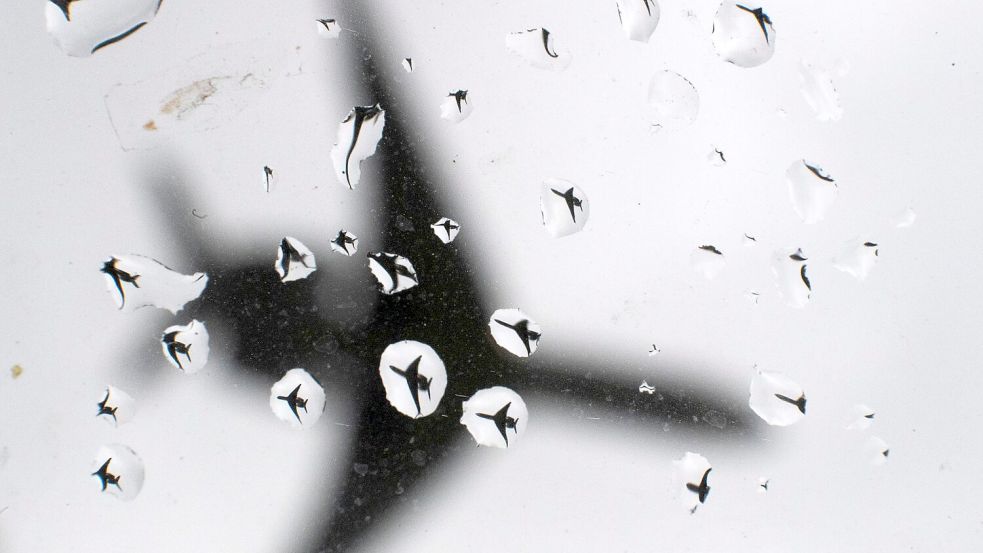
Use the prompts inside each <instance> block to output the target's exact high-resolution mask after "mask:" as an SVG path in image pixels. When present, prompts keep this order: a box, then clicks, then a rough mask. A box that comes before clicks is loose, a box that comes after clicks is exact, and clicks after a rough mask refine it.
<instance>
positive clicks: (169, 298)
mask: <svg viewBox="0 0 983 553" xmlns="http://www.w3.org/2000/svg"><path fill="white" fill-rule="evenodd" d="M100 271H101V272H102V274H103V277H105V281H106V289H107V290H108V292H109V294H110V295H111V296H112V297H113V300H115V302H116V307H118V308H119V309H120V310H124V309H125V310H129V311H132V310H134V309H137V308H140V307H145V306H148V305H152V306H154V307H160V308H161V309H167V310H168V311H170V312H171V313H175V314H176V313H177V312H178V311H180V310H181V309H182V308H183V307H184V304H186V303H188V302H189V301H191V300H193V299H195V298H197V297H198V296H200V295H201V293H202V292H203V291H204V290H205V286H206V285H207V284H208V275H206V274H205V273H195V274H193V275H182V274H181V273H178V272H177V271H174V270H173V269H171V268H170V267H167V266H166V265H164V264H162V263H161V262H159V261H157V260H155V259H151V258H149V257H144V256H142V255H114V256H112V257H110V258H109V259H108V260H106V261H105V262H104V263H103V264H102V269H100Z"/></svg>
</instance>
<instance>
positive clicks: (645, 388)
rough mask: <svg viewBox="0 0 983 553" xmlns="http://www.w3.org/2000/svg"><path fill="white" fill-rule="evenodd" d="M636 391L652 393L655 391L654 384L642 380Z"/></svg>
mask: <svg viewBox="0 0 983 553" xmlns="http://www.w3.org/2000/svg"><path fill="white" fill-rule="evenodd" d="M638 391H639V393H642V394H648V395H652V394H654V393H655V386H653V385H651V384H649V383H648V381H646V380H643V381H642V383H641V384H639V385H638Z"/></svg>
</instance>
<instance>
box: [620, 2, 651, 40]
mask: <svg viewBox="0 0 983 553" xmlns="http://www.w3.org/2000/svg"><path fill="white" fill-rule="evenodd" d="M615 4H616V5H617V8H618V19H619V20H621V26H622V27H623V28H624V29H625V35H626V36H627V37H628V38H629V39H630V40H637V41H639V42H648V40H649V38H651V37H652V33H654V32H655V28H656V27H657V26H658V25H659V3H658V2H657V1H656V0H616V2H615Z"/></svg>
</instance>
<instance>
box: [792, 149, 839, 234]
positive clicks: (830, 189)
mask: <svg viewBox="0 0 983 553" xmlns="http://www.w3.org/2000/svg"><path fill="white" fill-rule="evenodd" d="M785 180H786V182H788V194H789V198H790V199H791V200H792V208H793V209H794V210H795V213H797V214H798V215H799V217H800V218H801V219H802V221H803V222H805V223H807V224H812V223H818V222H819V221H822V220H823V219H824V218H825V217H826V212H827V211H828V210H829V208H830V207H831V206H832V205H833V202H834V201H836V193H837V186H836V181H835V180H834V179H833V177H831V176H829V174H828V173H826V172H825V171H824V170H823V168H822V167H820V166H819V165H817V164H815V163H810V162H808V161H806V160H804V159H800V160H798V161H795V162H792V164H791V165H789V167H788V170H786V171H785Z"/></svg>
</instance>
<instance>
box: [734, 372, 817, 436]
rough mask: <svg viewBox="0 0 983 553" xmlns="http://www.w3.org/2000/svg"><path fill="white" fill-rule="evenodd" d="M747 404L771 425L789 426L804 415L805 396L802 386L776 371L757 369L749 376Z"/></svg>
mask: <svg viewBox="0 0 983 553" xmlns="http://www.w3.org/2000/svg"><path fill="white" fill-rule="evenodd" d="M748 405H750V406H751V410H752V411H754V412H755V413H756V414H757V415H758V416H759V417H761V418H762V419H763V420H764V421H765V422H767V423H768V424H770V425H772V426H789V425H790V424H795V423H797V422H799V421H800V420H802V418H803V417H805V415H806V396H805V392H804V391H803V390H802V386H799V385H798V384H797V383H796V382H795V381H793V380H792V379H791V378H789V377H787V376H785V375H784V374H782V373H778V372H765V371H758V372H757V373H756V374H755V375H754V377H753V378H751V396H750V398H749V399H748Z"/></svg>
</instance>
